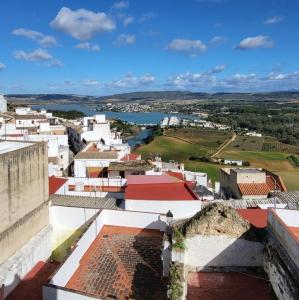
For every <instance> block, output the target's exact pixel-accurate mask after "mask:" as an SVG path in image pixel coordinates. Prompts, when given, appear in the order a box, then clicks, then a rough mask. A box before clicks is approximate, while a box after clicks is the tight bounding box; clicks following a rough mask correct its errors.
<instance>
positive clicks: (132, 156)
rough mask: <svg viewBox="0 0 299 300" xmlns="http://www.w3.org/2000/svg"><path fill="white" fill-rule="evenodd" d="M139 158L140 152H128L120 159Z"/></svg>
mask: <svg viewBox="0 0 299 300" xmlns="http://www.w3.org/2000/svg"><path fill="white" fill-rule="evenodd" d="M139 159H140V154H136V153H130V154H128V155H126V156H125V157H123V158H122V159H121V161H127V160H139Z"/></svg>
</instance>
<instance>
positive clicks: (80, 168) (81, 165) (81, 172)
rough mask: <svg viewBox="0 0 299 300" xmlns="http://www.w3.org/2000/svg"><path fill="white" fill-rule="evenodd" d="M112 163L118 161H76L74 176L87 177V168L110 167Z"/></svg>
mask: <svg viewBox="0 0 299 300" xmlns="http://www.w3.org/2000/svg"><path fill="white" fill-rule="evenodd" d="M110 161H117V159H110V160H99V159H75V160H74V176H75V177H86V167H99V168H104V167H108V166H109V163H110Z"/></svg>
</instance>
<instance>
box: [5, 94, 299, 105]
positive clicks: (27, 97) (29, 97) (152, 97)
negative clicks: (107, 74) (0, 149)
mask: <svg viewBox="0 0 299 300" xmlns="http://www.w3.org/2000/svg"><path fill="white" fill-rule="evenodd" d="M5 97H6V98H7V99H8V100H10V101H34V102H40V101H45V102H49V101H51V102H52V101H55V102H82V101H84V102H89V103H90V102H96V103H98V102H104V103H105V102H128V101H135V102H142V101H157V100H160V101H179V100H210V101H221V100H225V101H234V100H237V101H292V100H297V101H298V100H299V91H285V92H284V91H282V92H270V93H214V94H209V93H196V92H190V91H159V92H157V91H152V92H133V93H124V94H115V95H110V96H102V97H94V96H80V95H71V94H10V95H5Z"/></svg>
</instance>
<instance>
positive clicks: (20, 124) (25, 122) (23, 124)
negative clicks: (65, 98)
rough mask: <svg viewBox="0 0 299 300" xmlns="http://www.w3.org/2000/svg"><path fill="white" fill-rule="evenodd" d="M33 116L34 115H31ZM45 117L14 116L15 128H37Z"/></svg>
mask: <svg viewBox="0 0 299 300" xmlns="http://www.w3.org/2000/svg"><path fill="white" fill-rule="evenodd" d="M33 116H34V115H33ZM45 120H46V119H44V118H42V117H41V118H40V119H39V118H35V117H32V118H26V119H22V118H20V119H19V118H18V117H17V118H16V128H38V127H39V126H40V123H41V122H43V121H45Z"/></svg>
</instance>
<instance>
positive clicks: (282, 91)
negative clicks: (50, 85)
mask: <svg viewBox="0 0 299 300" xmlns="http://www.w3.org/2000/svg"><path fill="white" fill-rule="evenodd" d="M168 92H172V93H180V92H181V93H192V94H196V93H199V94H208V95H215V94H271V93H273V94H275V93H299V89H298V90H277V91H260V92H256V91H251V92H224V91H219V92H202V91H191V90H161V91H157V90H149V91H131V92H122V93H113V94H106V95H89V94H75V93H10V94H3V96H12V95H16V96H17V95H65V96H79V97H110V96H116V95H125V94H135V93H168Z"/></svg>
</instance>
